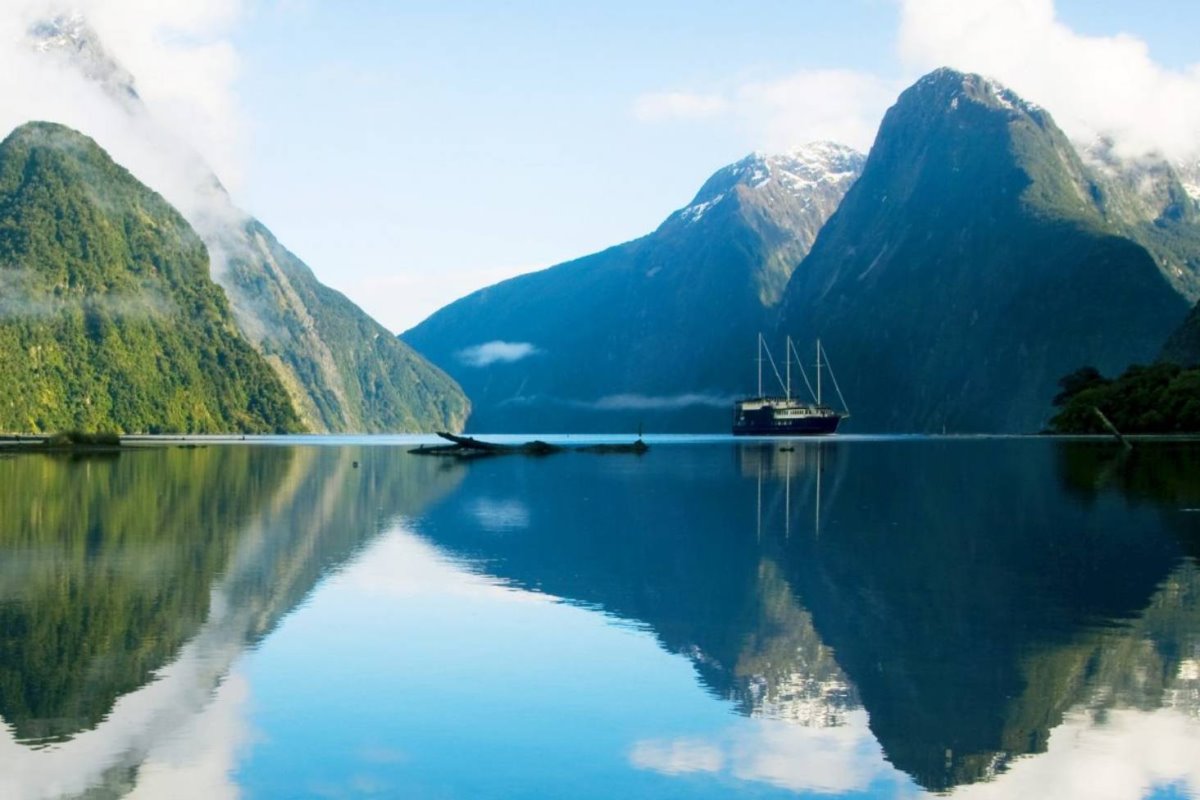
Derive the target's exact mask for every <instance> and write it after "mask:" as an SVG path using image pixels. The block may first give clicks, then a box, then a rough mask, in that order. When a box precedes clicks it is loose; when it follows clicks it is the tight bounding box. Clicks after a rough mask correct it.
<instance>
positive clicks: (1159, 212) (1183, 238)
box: [1080, 140, 1200, 302]
mask: <svg viewBox="0 0 1200 800" xmlns="http://www.w3.org/2000/svg"><path fill="white" fill-rule="evenodd" d="M1080 155H1081V156H1082V158H1083V161H1084V163H1085V164H1086V165H1087V166H1088V167H1089V168H1090V169H1091V172H1092V175H1093V176H1094V177H1095V195H1096V200H1097V205H1098V207H1099V209H1100V211H1101V213H1102V214H1103V215H1104V218H1105V220H1106V221H1107V222H1109V223H1110V224H1111V225H1112V226H1113V227H1114V228H1115V229H1117V230H1119V231H1120V232H1121V233H1123V234H1124V235H1126V236H1128V237H1129V238H1130V239H1133V240H1134V241H1135V242H1137V243H1138V244H1140V245H1142V246H1143V247H1145V248H1146V249H1147V250H1148V251H1149V252H1150V254H1151V255H1153V256H1154V259H1155V261H1156V262H1157V263H1158V266H1159V269H1160V270H1161V271H1162V273H1163V275H1164V276H1165V277H1166V279H1167V280H1168V281H1169V282H1170V283H1171V285H1172V286H1173V287H1175V289H1176V291H1178V292H1179V293H1180V294H1182V295H1183V296H1184V297H1186V298H1187V299H1188V300H1189V301H1191V302H1196V301H1197V300H1200V200H1198V199H1197V194H1198V193H1200V186H1197V185H1195V183H1194V181H1195V177H1196V176H1195V175H1194V174H1193V173H1192V171H1190V170H1189V169H1188V168H1186V167H1180V166H1178V165H1175V164H1172V163H1170V162H1169V161H1167V160H1166V159H1165V158H1161V157H1152V156H1143V157H1141V158H1136V159H1128V158H1122V157H1121V156H1120V155H1118V154H1117V153H1116V152H1115V150H1114V147H1113V143H1112V142H1111V141H1109V140H1100V141H1097V142H1093V143H1092V144H1091V145H1089V146H1087V147H1084V148H1082V149H1081V152H1080Z"/></svg>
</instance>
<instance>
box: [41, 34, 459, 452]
mask: <svg viewBox="0 0 1200 800" xmlns="http://www.w3.org/2000/svg"><path fill="white" fill-rule="evenodd" d="M29 46H30V47H31V48H32V49H33V50H35V51H37V52H39V53H40V54H42V55H43V56H44V58H45V59H46V60H47V61H48V62H49V63H52V64H54V65H55V66H56V68H58V69H63V70H68V71H72V72H73V73H76V74H78V75H80V76H82V77H84V78H85V79H86V80H87V81H89V82H91V84H93V85H94V87H96V88H98V89H99V90H100V92H98V93H97V94H99V95H101V97H102V98H103V100H104V101H105V102H107V103H108V104H109V105H110V106H112V107H115V108H116V109H117V110H118V111H119V114H118V115H117V118H118V119H119V120H120V121H121V122H122V123H123V124H124V125H126V126H128V133H127V135H130V136H135V137H140V138H141V139H142V140H144V141H145V142H146V145H147V147H146V149H148V150H150V151H152V153H153V156H152V157H153V158H154V159H155V160H154V163H153V164H152V165H150V168H151V169H152V171H153V172H154V177H156V178H158V179H160V180H161V181H162V182H163V184H164V193H165V194H166V195H167V197H168V199H169V200H171V201H172V202H173V203H175V204H176V206H177V207H178V208H179V209H180V211H181V212H182V213H183V215H184V216H185V217H187V219H188V221H189V222H190V223H191V224H192V225H193V227H194V228H195V229H196V232H197V233H198V234H199V235H200V237H201V238H202V239H203V240H204V243H205V245H206V246H207V248H208V251H209V255H210V257H211V259H212V277H213V279H214V280H216V281H217V282H218V283H219V284H220V285H221V286H222V288H223V289H224V290H225V292H226V293H227V294H228V296H229V302H230V304H231V306H232V308H233V312H234V316H235V318H236V320H237V324H238V326H239V328H240V329H241V330H242V332H243V333H244V334H245V336H246V338H247V339H249V341H250V343H251V344H252V345H253V346H254V348H255V349H256V350H258V352H259V353H261V354H262V355H263V356H265V357H266V359H267V361H268V362H269V363H270V365H271V367H272V369H273V370H274V371H275V373H276V374H277V375H278V376H279V379H280V380H281V381H282V383H283V385H284V387H285V388H286V390H287V392H288V395H289V397H290V398H291V400H292V402H293V403H294V404H295V407H296V409H297V411H298V412H299V414H300V417H301V419H302V420H303V422H304V424H305V425H306V427H308V428H309V429H311V430H314V431H318V432H321V431H329V432H387V431H416V430H434V429H442V428H450V429H455V430H457V429H460V428H461V427H462V425H463V423H464V421H465V419H466V415H467V411H468V408H469V404H468V402H467V400H466V398H465V397H464V396H463V394H462V392H461V390H459V388H458V387H457V386H456V385H455V384H454V382H453V381H452V380H451V379H450V378H449V377H448V376H447V375H446V374H445V373H443V372H442V371H441V370H439V369H438V368H436V367H434V366H433V365H431V364H429V363H428V362H427V361H426V360H425V359H424V358H422V357H421V356H420V355H418V354H417V353H416V352H414V351H413V350H412V348H410V347H408V346H407V345H406V344H404V343H403V342H400V341H397V340H396V337H395V336H393V335H392V334H391V332H390V331H388V330H387V329H385V328H384V327H383V326H382V325H380V324H378V323H377V322H375V321H374V320H373V319H371V318H370V317H369V316H368V315H367V314H365V313H364V312H363V311H362V310H361V309H359V308H358V307H357V306H356V305H354V303H353V302H351V301H350V300H349V299H347V298H346V297H345V296H344V295H342V294H341V293H339V292H336V291H334V290H332V289H330V288H329V287H327V286H325V285H323V284H322V283H321V282H320V281H318V280H317V278H316V276H315V275H314V274H313V273H312V270H311V269H309V267H308V266H307V265H306V264H304V262H303V261H301V260H300V259H299V258H297V257H296V256H295V255H293V254H292V253H290V252H288V251H287V250H286V249H285V248H284V247H283V246H282V245H280V243H279V242H278V241H276V239H275V237H274V236H273V235H272V234H271V232H270V231H269V230H268V229H267V228H266V227H265V226H264V225H262V223H260V222H258V221H257V220H255V219H253V218H252V217H250V216H249V215H247V214H246V213H245V212H243V211H241V210H240V209H239V208H237V207H236V206H235V205H234V203H233V201H232V199H231V198H230V197H229V195H228V193H227V192H226V191H225V188H224V187H223V186H222V185H221V183H220V181H219V180H218V179H217V177H216V176H215V175H214V174H213V172H212V170H211V169H210V168H209V166H208V165H207V164H206V163H204V160H203V159H202V158H201V157H200V156H199V154H197V153H196V152H195V151H194V150H192V149H191V148H189V147H188V146H187V145H186V144H184V143H182V142H181V141H179V140H178V139H176V138H174V137H173V136H171V135H170V134H169V133H168V132H167V131H165V129H162V128H161V127H159V126H158V125H157V123H156V121H155V119H154V118H153V115H152V113H151V110H150V109H148V108H147V107H146V105H145V104H144V103H143V102H142V100H141V98H140V97H139V95H138V92H137V89H136V86H135V83H134V76H133V75H132V74H130V73H129V72H128V71H127V70H125V69H124V68H123V67H122V66H121V65H120V64H119V63H117V62H116V61H115V60H114V59H113V58H112V57H111V55H110V54H109V53H108V52H107V51H106V49H105V47H104V44H103V42H102V41H101V40H100V39H99V37H98V36H97V35H96V33H95V32H94V31H93V30H91V29H90V28H89V27H88V25H87V21H86V20H85V19H84V18H83V17H82V16H81V15H78V14H75V15H65V16H59V17H53V18H50V19H46V20H42V21H40V22H37V23H36V24H34V25H33V26H32V27H31V28H30V30H29Z"/></svg>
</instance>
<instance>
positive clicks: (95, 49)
mask: <svg viewBox="0 0 1200 800" xmlns="http://www.w3.org/2000/svg"><path fill="white" fill-rule="evenodd" d="M28 43H29V45H30V47H32V48H33V49H34V50H36V51H38V52H40V53H44V54H46V55H47V56H49V57H52V58H57V59H60V60H61V61H62V62H63V63H64V64H65V65H66V66H69V67H72V68H74V69H76V70H78V71H79V72H80V73H81V74H82V75H83V76H84V77H85V78H88V79H89V80H92V81H95V82H96V83H98V84H99V85H100V86H102V87H103V88H104V89H105V91H107V92H108V93H109V94H110V95H112V96H113V97H114V98H115V99H116V100H118V101H119V102H121V103H122V104H124V105H126V107H133V106H135V105H137V104H138V103H139V102H140V98H139V97H138V93H137V89H136V88H135V86H134V79H133V75H132V74H131V73H130V72H129V71H128V70H127V69H125V68H124V67H123V66H121V64H119V63H118V62H117V60H116V59H114V58H113V57H112V55H110V54H109V52H108V50H107V49H106V48H105V47H104V44H103V42H101V41H100V37H99V36H97V35H96V32H95V31H94V30H92V28H91V26H89V25H88V22H87V19H86V18H85V17H84V16H83V14H80V13H78V12H75V13H70V14H60V15H59V16H56V17H51V18H49V19H44V20H41V21H38V22H35V23H34V24H33V25H31V26H30V27H29V30H28Z"/></svg>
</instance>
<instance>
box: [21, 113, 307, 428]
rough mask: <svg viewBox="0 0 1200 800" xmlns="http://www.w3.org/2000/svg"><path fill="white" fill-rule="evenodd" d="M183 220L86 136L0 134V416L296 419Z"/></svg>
mask: <svg viewBox="0 0 1200 800" xmlns="http://www.w3.org/2000/svg"><path fill="white" fill-rule="evenodd" d="M208 266H209V264H208V255H207V252H206V250H205V247H204V244H203V242H201V241H200V239H199V237H197V235H196V234H195V232H194V231H193V230H192V228H191V227H190V226H189V225H188V223H187V222H186V221H185V220H184V219H183V218H182V217H181V216H180V215H179V214H178V213H177V212H176V211H175V210H174V209H173V208H171V207H170V206H169V205H168V204H167V203H166V202H165V201H164V200H163V199H162V198H161V197H160V196H158V195H157V194H155V193H154V192H152V191H151V190H149V189H148V188H146V187H145V186H143V185H142V184H141V183H139V182H138V181H137V180H136V179H134V178H133V176H131V175H130V174H129V173H128V172H127V171H125V170H124V169H122V168H121V167H120V166H118V165H116V164H115V163H113V161H112V160H111V159H110V158H109V157H108V156H107V154H106V153H105V152H104V151H103V150H101V149H100V148H99V147H98V146H97V145H96V144H95V143H94V142H93V141H92V140H90V139H88V138H87V137H85V136H82V135H81V134H78V133H76V132H74V131H71V130H70V129H68V128H64V127H62V126H59V125H53V124H49V123H30V124H28V125H25V126H23V127H21V128H19V129H18V130H16V131H15V132H13V133H12V134H11V135H10V136H9V137H8V138H7V139H5V140H4V142H3V143H2V144H0V373H2V374H3V376H4V380H3V381H0V430H7V431H47V430H56V429H68V428H84V429H109V430H117V431H124V432H158V431H163V432H166V431H171V432H176V431H177V432H220V431H242V432H273V431H290V430H296V429H299V428H300V427H301V425H300V420H299V419H298V417H297V415H296V413H295V410H294V409H293V407H292V404H291V402H290V401H289V399H288V397H287V394H286V392H285V391H284V389H283V387H282V385H281V384H280V382H279V380H278V378H276V376H275V374H274V373H273V372H272V371H271V369H270V367H269V366H268V365H267V364H266V362H265V361H264V360H263V359H262V358H261V357H260V356H259V355H258V354H257V353H255V352H254V350H253V348H251V347H250V346H249V344H248V343H247V342H246V341H245V339H243V338H242V336H241V334H240V333H239V332H238V329H237V326H236V325H235V323H234V321H233V317H232V314H231V313H230V309H229V305H228V302H227V301H226V298H225V295H224V293H223V292H222V291H221V289H220V288H219V287H218V286H217V285H216V284H214V283H213V282H212V281H211V280H210V279H209V276H208Z"/></svg>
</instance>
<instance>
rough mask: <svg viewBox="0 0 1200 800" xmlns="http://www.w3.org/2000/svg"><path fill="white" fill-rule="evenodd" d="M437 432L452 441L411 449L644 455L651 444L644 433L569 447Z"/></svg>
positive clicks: (425, 452)
mask: <svg viewBox="0 0 1200 800" xmlns="http://www.w3.org/2000/svg"><path fill="white" fill-rule="evenodd" d="M437 435H438V436H440V437H441V438H443V439H445V440H446V441H448V442H450V444H443V445H433V446H430V447H427V446H425V445H421V446H420V447H418V448H416V449H414V450H409V451H408V452H410V453H413V454H415V455H420V456H451V457H454V458H479V457H483V456H501V455H524V456H548V455H553V454H554V453H561V452H563V451H564V450H568V449H573V450H578V451H579V452H581V453H634V454H636V455H641V454H642V453H645V452H646V451H647V450H649V449H650V446H649V445H648V444H646V443H645V442H644V441H642V439H641V437H639V438H638V440H637V441H636V442H632V443H630V444H594V445H588V446H585V447H575V448H567V447H563V446H561V445H557V444H550V443H549V442H543V441H541V440H540V439H534V440H533V441H531V442H525V443H523V444H499V443H497V442H485V441H481V440H480V439H476V438H474V437H471V436H458V435H456V434H453V433H446V432H445V431H438V432H437Z"/></svg>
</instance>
